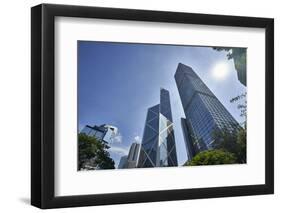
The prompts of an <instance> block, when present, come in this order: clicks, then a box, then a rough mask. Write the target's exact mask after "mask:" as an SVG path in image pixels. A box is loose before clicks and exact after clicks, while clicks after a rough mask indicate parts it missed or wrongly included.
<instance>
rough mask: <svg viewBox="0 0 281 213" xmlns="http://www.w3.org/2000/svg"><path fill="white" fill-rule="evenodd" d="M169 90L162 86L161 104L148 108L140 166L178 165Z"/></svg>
mask: <svg viewBox="0 0 281 213" xmlns="http://www.w3.org/2000/svg"><path fill="white" fill-rule="evenodd" d="M177 165H178V161H177V154H176V145H175V136H174V130H173V119H172V112H171V105H170V95H169V91H168V90H165V89H163V88H161V90H160V104H157V105H155V106H152V107H150V108H149V109H148V111H147V115H146V121H145V127H144V133H143V138H142V144H141V149H140V155H139V160H138V167H140V168H144V167H164V166H177Z"/></svg>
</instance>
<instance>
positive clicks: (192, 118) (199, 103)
mask: <svg viewBox="0 0 281 213" xmlns="http://www.w3.org/2000/svg"><path fill="white" fill-rule="evenodd" d="M175 80H176V84H177V87H178V91H179V94H180V98H181V102H182V106H183V109H184V113H185V116H186V119H182V120H181V122H182V129H183V133H184V138H185V143H186V148H187V154H188V158H189V160H190V159H191V158H192V157H193V156H194V155H195V154H196V153H198V152H200V151H203V150H208V149H212V148H213V147H212V142H213V141H214V131H220V130H222V129H227V130H228V131H230V132H236V131H237V130H238V129H239V128H241V127H240V125H239V124H238V122H237V121H236V120H235V119H234V118H233V117H232V115H231V114H230V113H229V112H228V111H227V109H226V108H225V107H224V106H223V105H222V103H221V102H220V101H219V100H218V98H217V97H216V96H215V95H214V94H213V93H212V92H211V90H210V89H209V88H208V87H207V86H206V85H205V84H204V82H203V81H202V80H201V79H200V77H199V76H198V75H197V74H196V73H195V72H194V71H193V69H192V68H191V67H189V66H186V65H184V64H181V63H180V64H179V65H178V68H177V71H176V73H175Z"/></svg>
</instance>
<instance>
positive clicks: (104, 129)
mask: <svg viewBox="0 0 281 213" xmlns="http://www.w3.org/2000/svg"><path fill="white" fill-rule="evenodd" d="M117 132H118V129H117V127H115V126H111V125H106V124H103V125H101V126H96V125H95V126H89V125H86V126H85V127H84V128H83V129H82V130H81V132H80V133H84V134H86V135H88V136H91V137H95V138H96V139H98V140H100V141H103V142H106V143H108V144H111V143H113V142H114V137H115V136H116V135H117Z"/></svg>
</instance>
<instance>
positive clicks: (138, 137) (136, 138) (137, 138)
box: [134, 135, 141, 143]
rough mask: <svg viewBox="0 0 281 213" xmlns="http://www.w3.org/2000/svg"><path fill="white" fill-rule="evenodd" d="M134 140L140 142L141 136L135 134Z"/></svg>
mask: <svg viewBox="0 0 281 213" xmlns="http://www.w3.org/2000/svg"><path fill="white" fill-rule="evenodd" d="M134 141H135V142H136V143H140V142H141V137H140V136H138V135H137V136H136V137H134Z"/></svg>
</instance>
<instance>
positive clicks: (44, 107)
mask: <svg viewBox="0 0 281 213" xmlns="http://www.w3.org/2000/svg"><path fill="white" fill-rule="evenodd" d="M58 16H63V17H83V18H100V19H115V20H131V21H146V22H162V23H182V24H200V25H216V26H237V27H250V28H264V29H265V34H266V41H265V44H266V47H265V61H266V63H265V70H266V75H265V76H266V78H265V85H266V97H265V98H266V106H265V114H266V128H265V131H266V135H265V161H266V162H265V184H261V185H246V186H229V187H228V186H226V187H214V188H198V189H177V190H163V191H145V192H130V193H112V194H94V195H78V196H77V195H73V196H60V197H55V195H54V189H55V182H54V177H55V171H54V163H55V161H54V157H55V156H54V147H55V146H54V131H55V125H54V122H55V107H54V106H55V99H54V96H55V85H54V82H55V81H54V78H55V75H54V72H55V68H54V60H55V58H54V50H55V46H54V45H55V44H54V21H55V17H58ZM257 95H258V94H257ZM31 112H32V113H31V204H32V205H34V206H36V207H39V208H42V209H47V208H60V207H76V206H91V205H106V204H122V203H139V202H154V201H169V200H183V199H198V198H218V197H228V196H246V195H260V194H272V193H274V150H273V149H274V20H273V19H270V18H254V17H241V16H224V15H207V14H194V13H178V12H164V11H147V10H131V9H113V8H102V7H86V6H68V5H53V4H41V5H38V6H35V7H32V8H31Z"/></svg>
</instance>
